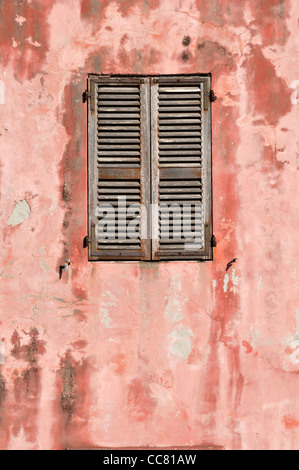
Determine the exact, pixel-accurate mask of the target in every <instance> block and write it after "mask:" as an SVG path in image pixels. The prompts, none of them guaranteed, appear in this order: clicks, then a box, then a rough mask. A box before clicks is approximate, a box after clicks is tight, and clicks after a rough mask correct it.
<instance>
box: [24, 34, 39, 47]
mask: <svg viewBox="0 0 299 470" xmlns="http://www.w3.org/2000/svg"><path fill="white" fill-rule="evenodd" d="M26 41H27V42H28V44H30V45H31V46H34V47H40V46H41V43H40V42H37V41H33V40H32V37H31V36H29V38H27V39H26Z"/></svg>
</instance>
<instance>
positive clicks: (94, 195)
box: [86, 75, 213, 261]
mask: <svg viewBox="0 0 299 470" xmlns="http://www.w3.org/2000/svg"><path fill="white" fill-rule="evenodd" d="M210 83H211V78H210V76H209V75H192V76H190V75H183V76H165V75H163V76H160V77H156V76H153V77H145V76H94V75H92V76H90V77H89V78H88V90H87V97H88V187H89V189H88V197H89V201H88V216H89V221H88V225H89V234H88V237H87V238H86V244H87V245H88V250H89V260H152V261H155V260H190V259H195V260H211V259H212V255H213V253H212V191H211V103H210V96H211V95H210Z"/></svg>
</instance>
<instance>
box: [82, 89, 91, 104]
mask: <svg viewBox="0 0 299 470" xmlns="http://www.w3.org/2000/svg"><path fill="white" fill-rule="evenodd" d="M90 97H91V95H90V93H88V91H87V90H85V91H84V92H83V93H82V103H87V100H88V98H90Z"/></svg>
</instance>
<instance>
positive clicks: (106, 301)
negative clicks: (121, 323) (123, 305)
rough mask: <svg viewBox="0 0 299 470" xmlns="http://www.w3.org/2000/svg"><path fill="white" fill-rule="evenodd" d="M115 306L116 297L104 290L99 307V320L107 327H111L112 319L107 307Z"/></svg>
mask: <svg viewBox="0 0 299 470" xmlns="http://www.w3.org/2000/svg"><path fill="white" fill-rule="evenodd" d="M116 306H117V303H116V298H115V297H114V295H113V294H112V293H111V292H110V291H106V292H105V293H104V296H103V302H102V305H101V307H100V311H99V313H100V316H101V322H102V324H103V325H104V326H105V328H107V329H109V328H111V323H112V320H111V318H110V317H109V311H110V308H109V307H116Z"/></svg>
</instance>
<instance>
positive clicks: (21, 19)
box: [15, 15, 27, 26]
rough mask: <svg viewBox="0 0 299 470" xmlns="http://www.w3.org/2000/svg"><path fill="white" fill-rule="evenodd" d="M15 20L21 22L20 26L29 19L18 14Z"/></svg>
mask: <svg viewBox="0 0 299 470" xmlns="http://www.w3.org/2000/svg"><path fill="white" fill-rule="evenodd" d="M15 21H16V22H17V23H19V25H20V26H22V24H23V23H25V21H27V20H26V18H24V16H21V15H17V16H16V17H15Z"/></svg>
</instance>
